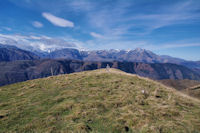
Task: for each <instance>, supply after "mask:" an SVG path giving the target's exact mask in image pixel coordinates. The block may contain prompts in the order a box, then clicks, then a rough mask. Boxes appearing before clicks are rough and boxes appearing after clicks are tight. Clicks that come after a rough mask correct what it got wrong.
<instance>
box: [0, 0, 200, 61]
mask: <svg viewBox="0 0 200 133" xmlns="http://www.w3.org/2000/svg"><path fill="white" fill-rule="evenodd" d="M0 43H3V44H10V45H16V46H18V47H21V48H24V49H33V50H38V49H39V50H44V51H48V50H51V49H58V48H65V47H78V48H83V49H89V50H93V49H127V50H128V49H129V50H130V49H135V48H138V47H140V48H145V49H148V50H151V51H153V52H155V53H157V54H162V55H163V54H164V55H171V56H174V57H179V58H183V59H187V60H200V1H199V0H98V1H97V0H48V1H47V0H0Z"/></svg>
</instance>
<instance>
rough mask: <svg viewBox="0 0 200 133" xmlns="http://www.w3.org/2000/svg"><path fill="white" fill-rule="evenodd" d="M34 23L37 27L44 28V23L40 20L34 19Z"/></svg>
mask: <svg viewBox="0 0 200 133" xmlns="http://www.w3.org/2000/svg"><path fill="white" fill-rule="evenodd" d="M32 25H33V26H34V27H36V28H42V27H43V24H42V23H41V22H38V21H33V22H32Z"/></svg>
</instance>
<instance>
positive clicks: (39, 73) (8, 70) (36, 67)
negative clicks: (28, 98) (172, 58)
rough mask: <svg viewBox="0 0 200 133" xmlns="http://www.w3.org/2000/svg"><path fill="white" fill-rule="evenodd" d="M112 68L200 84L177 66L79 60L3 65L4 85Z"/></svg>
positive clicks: (0, 78) (0, 82) (0, 80)
mask: <svg viewBox="0 0 200 133" xmlns="http://www.w3.org/2000/svg"><path fill="white" fill-rule="evenodd" d="M107 64H109V65H110V67H113V68H117V69H120V70H122V71H125V72H128V73H133V74H138V75H140V76H144V77H149V78H152V79H192V80H200V75H199V74H197V73H195V72H193V71H192V70H190V69H188V68H186V67H184V66H180V65H175V64H163V63H152V64H148V63H133V62H91V61H75V60H64V59H60V60H58V59H57V60H52V59H43V60H33V61H31V60H27V61H13V62H1V63H0V85H5V84H10V83H15V82H20V81H25V80H30V79H36V78H42V77H47V76H50V75H58V74H65V73H72V72H80V71H85V70H95V69H99V68H105V67H106V65H107Z"/></svg>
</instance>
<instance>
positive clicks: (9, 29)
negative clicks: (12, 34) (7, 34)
mask: <svg viewBox="0 0 200 133" xmlns="http://www.w3.org/2000/svg"><path fill="white" fill-rule="evenodd" d="M3 29H4V30H7V31H11V30H12V28H10V27H3Z"/></svg>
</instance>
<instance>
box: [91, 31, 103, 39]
mask: <svg viewBox="0 0 200 133" xmlns="http://www.w3.org/2000/svg"><path fill="white" fill-rule="evenodd" d="M90 35H91V36H93V37H95V38H104V37H103V36H102V35H101V34H98V33H95V32H90Z"/></svg>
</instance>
